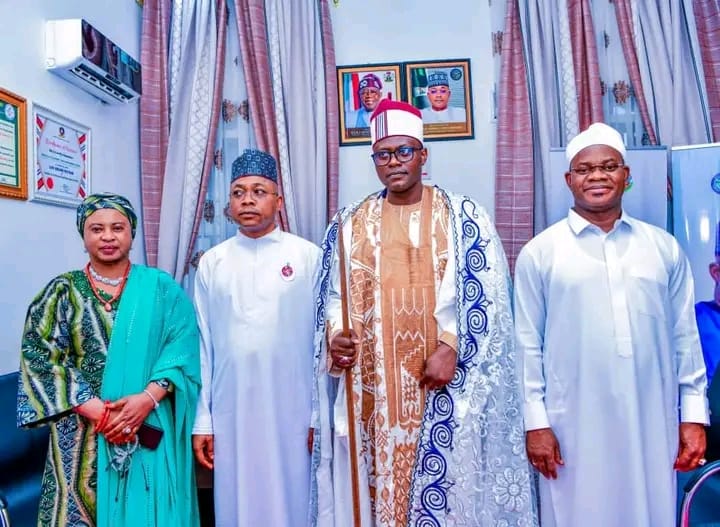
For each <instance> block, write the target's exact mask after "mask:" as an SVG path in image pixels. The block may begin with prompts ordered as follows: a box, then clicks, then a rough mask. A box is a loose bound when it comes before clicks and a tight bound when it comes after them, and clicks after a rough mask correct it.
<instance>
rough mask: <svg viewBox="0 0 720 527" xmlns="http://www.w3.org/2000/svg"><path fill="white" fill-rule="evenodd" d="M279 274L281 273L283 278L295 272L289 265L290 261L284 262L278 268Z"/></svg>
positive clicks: (289, 276) (291, 275)
mask: <svg viewBox="0 0 720 527" xmlns="http://www.w3.org/2000/svg"><path fill="white" fill-rule="evenodd" d="M280 274H281V275H282V276H283V278H285V279H290V278H292V277H293V275H294V274H295V271H294V270H293V268H292V267H291V266H290V262H288V263H286V264H285V265H284V266H283V268H282V269H280Z"/></svg>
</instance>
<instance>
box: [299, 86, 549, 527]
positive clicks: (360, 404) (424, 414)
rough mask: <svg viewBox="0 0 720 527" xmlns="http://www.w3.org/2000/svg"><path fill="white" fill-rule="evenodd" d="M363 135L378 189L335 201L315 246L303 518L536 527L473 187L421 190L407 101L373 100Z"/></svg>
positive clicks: (422, 153) (498, 262)
mask: <svg viewBox="0 0 720 527" xmlns="http://www.w3.org/2000/svg"><path fill="white" fill-rule="evenodd" d="M370 133H371V139H372V152H371V153H370V156H371V158H372V161H373V163H374V165H375V170H376V174H377V177H378V179H379V180H380V183H381V184H382V186H383V189H382V190H381V191H379V192H375V193H373V194H371V195H370V196H368V197H367V198H365V199H363V200H361V201H359V202H357V203H355V204H353V205H351V206H349V207H347V208H344V209H342V210H341V211H340V212H338V213H337V214H336V216H335V217H334V218H333V220H332V221H331V223H330V226H329V227H328V230H327V234H326V238H325V241H324V242H323V245H322V247H323V249H324V253H323V257H322V261H323V262H324V267H323V271H322V273H321V276H320V289H321V290H320V298H319V304H318V313H320V314H322V315H323V316H321V317H318V319H317V324H316V331H317V333H316V340H315V341H316V344H317V346H318V347H317V349H316V354H317V355H316V365H315V371H316V382H317V385H316V387H315V394H316V401H315V402H316V405H315V408H314V410H313V416H314V417H315V422H314V424H313V426H314V427H315V445H314V455H313V467H312V470H313V495H314V496H316V497H317V501H315V502H314V503H313V504H312V505H311V507H312V508H311V514H312V519H313V525H317V526H321V527H326V526H327V527H330V526H339V525H343V526H345V525H353V510H354V509H357V511H358V513H359V515H360V518H355V520H360V524H361V525H374V526H376V527H391V526H392V527H394V526H405V525H420V524H425V523H427V524H428V525H436V524H437V525H450V524H464V525H477V526H481V527H484V526H487V527H490V526H495V525H500V524H502V525H506V526H508V527H509V526H513V527H520V526H534V525H536V522H535V516H534V514H535V513H534V505H533V500H532V498H531V488H530V475H529V466H528V463H527V457H526V455H525V448H524V444H523V435H522V419H521V417H520V415H521V412H520V399H519V393H520V391H519V382H518V379H517V376H516V365H515V360H514V355H513V353H512V347H513V346H512V339H513V334H512V318H511V314H510V309H511V308H510V298H509V295H510V293H509V290H508V284H509V276H508V268H507V263H506V260H505V255H504V253H503V248H502V245H501V243H500V240H499V239H498V236H497V234H496V232H495V228H494V225H493V224H492V222H491V220H490V217H489V216H488V214H487V213H486V212H485V210H484V209H483V208H482V207H481V206H480V205H479V204H478V203H477V202H476V201H474V200H472V199H471V198H469V197H467V196H461V195H457V194H453V193H450V192H447V191H445V190H443V189H440V188H438V187H429V186H425V185H423V183H422V181H421V174H422V167H423V165H424V163H425V162H426V160H427V158H428V155H429V154H428V151H427V149H426V148H425V146H424V144H423V121H422V118H421V114H420V111H419V110H418V109H417V108H415V107H413V106H412V105H410V104H408V103H404V102H397V101H390V100H387V99H383V100H382V101H381V102H380V104H379V105H378V107H377V108H376V109H375V112H374V113H373V115H372V117H371V120H370ZM339 233H342V240H343V243H340V242H339V239H338V237H339ZM341 255H342V257H341ZM341 261H343V262H345V263H346V265H345V273H344V274H345V276H347V279H348V280H347V291H348V295H347V296H346V298H345V301H343V298H342V294H341V291H342V289H343V287H342V284H341V276H342V275H343V273H342V272H341V264H340V262H341ZM345 310H347V311H349V313H348V315H349V326H350V327H347V328H344V327H343V311H345ZM345 330H347V332H346V331H345ZM347 372H349V374H348V373H347ZM348 378H350V379H351V381H350V383H349V384H346V383H347V379H348ZM347 391H351V392H352V393H351V394H350V395H351V397H350V398H348V397H347ZM348 399H349V400H350V401H352V403H351V406H350V407H349V408H348V405H347V402H346V401H347V400H348ZM351 438H352V439H354V440H355V442H354V443H352V444H351V443H350V441H351V440H352V439H351ZM353 467H356V468H357V471H355V470H354V469H353ZM355 472H357V478H355ZM429 495H435V496H436V498H437V501H435V500H432V501H433V503H434V504H438V503H448V504H452V506H448V507H446V506H444V505H443V506H435V505H433V504H429V503H428V496H429ZM353 496H356V498H357V502H356V500H355V499H354V498H353Z"/></svg>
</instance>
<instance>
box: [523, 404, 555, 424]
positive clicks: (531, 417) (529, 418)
mask: <svg viewBox="0 0 720 527" xmlns="http://www.w3.org/2000/svg"><path fill="white" fill-rule="evenodd" d="M540 428H550V420H549V419H548V416H547V410H545V403H544V402H542V401H534V402H530V403H525V430H526V431H529V430H539V429H540Z"/></svg>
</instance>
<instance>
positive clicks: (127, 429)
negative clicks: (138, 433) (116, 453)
mask: <svg viewBox="0 0 720 527" xmlns="http://www.w3.org/2000/svg"><path fill="white" fill-rule="evenodd" d="M123 434H125V435H126V436H129V435H130V434H132V428H130V427H129V426H126V427H125V428H123Z"/></svg>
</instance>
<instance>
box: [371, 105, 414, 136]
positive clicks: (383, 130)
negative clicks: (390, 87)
mask: <svg viewBox="0 0 720 527" xmlns="http://www.w3.org/2000/svg"><path fill="white" fill-rule="evenodd" d="M394 135H406V136H408V137H414V138H415V139H417V140H418V141H420V142H421V143H422V142H423V122H422V114H421V113H420V110H418V109H417V108H415V107H414V106H413V105H412V104H408V103H406V102H401V101H393V100H390V99H383V100H381V101H380V103H379V104H378V105H377V107H376V108H375V111H374V112H373V114H372V115H371V116H370V138H371V140H372V143H373V144H375V143H377V142H378V141H380V140H381V139H385V138H386V137H391V136H394Z"/></svg>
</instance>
